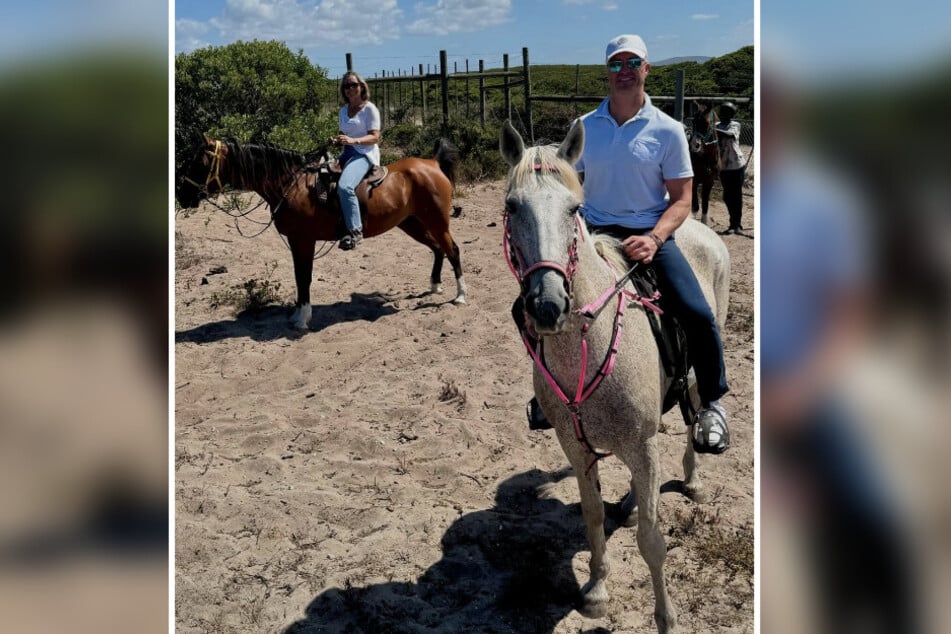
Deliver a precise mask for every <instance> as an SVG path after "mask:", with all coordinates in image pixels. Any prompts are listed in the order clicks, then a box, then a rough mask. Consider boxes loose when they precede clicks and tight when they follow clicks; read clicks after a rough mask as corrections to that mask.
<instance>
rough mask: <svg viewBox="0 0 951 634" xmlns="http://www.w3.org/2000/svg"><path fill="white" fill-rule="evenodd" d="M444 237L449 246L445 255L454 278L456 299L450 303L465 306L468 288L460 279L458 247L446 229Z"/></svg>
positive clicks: (460, 263) (460, 265)
mask: <svg viewBox="0 0 951 634" xmlns="http://www.w3.org/2000/svg"><path fill="white" fill-rule="evenodd" d="M446 237H447V238H449V244H450V248H449V251H447V252H446V255H448V256H449V263H450V264H452V272H453V275H455V276H456V297H455V298H454V299H453V300H452V303H453V304H465V303H466V293H467V292H468V288H467V287H466V280H465V279H464V278H463V277H462V258H461V257H460V256H461V253H460V251H459V245H458V244H456V241H455V240H453V239H452V236H451V235H449V230H448V229H447V230H446Z"/></svg>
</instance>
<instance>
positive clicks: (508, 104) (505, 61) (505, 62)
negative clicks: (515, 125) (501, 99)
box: [502, 53, 512, 119]
mask: <svg viewBox="0 0 951 634" xmlns="http://www.w3.org/2000/svg"><path fill="white" fill-rule="evenodd" d="M502 70H504V71H505V72H506V73H508V72H509V54H508V53H505V54H504V55H502ZM503 88H504V89H505V118H506V119H511V118H512V97H511V94H510V93H509V76H508V75H505V82H504V83H503Z"/></svg>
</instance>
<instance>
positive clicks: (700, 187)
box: [689, 103, 720, 224]
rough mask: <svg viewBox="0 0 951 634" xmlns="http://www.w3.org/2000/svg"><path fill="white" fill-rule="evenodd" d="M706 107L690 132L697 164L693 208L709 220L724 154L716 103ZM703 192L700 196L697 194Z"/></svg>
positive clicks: (695, 119) (701, 220) (701, 217)
mask: <svg viewBox="0 0 951 634" xmlns="http://www.w3.org/2000/svg"><path fill="white" fill-rule="evenodd" d="M697 105H698V106H699V107H701V108H702V110H700V111H699V112H698V113H697V114H695V115H694V117H693V130H692V131H691V133H690V139H689V140H690V164H691V166H693V199H692V201H691V203H690V206H691V210H692V211H693V213H694V217H696V213H697V212H698V211H699V212H701V213H700V222H702V223H703V224H707V212H708V211H709V209H710V191H711V190H712V189H713V183H714V182H716V180H717V177H718V176H719V174H720V164H719V160H720V156H719V150H718V145H717V119H716V113H715V112H714V110H713V104H712V103H711V104H707V105H703V106H701V105H700V104H697ZM698 193H699V194H700V195H699V196H697V194H698Z"/></svg>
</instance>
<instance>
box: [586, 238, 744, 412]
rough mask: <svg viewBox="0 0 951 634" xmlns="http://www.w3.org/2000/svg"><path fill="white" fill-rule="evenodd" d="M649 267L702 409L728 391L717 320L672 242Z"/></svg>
mask: <svg viewBox="0 0 951 634" xmlns="http://www.w3.org/2000/svg"><path fill="white" fill-rule="evenodd" d="M594 228H595V229H597V230H598V231H606V232H607V233H610V234H611V235H613V236H615V237H617V238H621V239H623V238H625V237H627V236H630V235H640V234H646V233H648V232H650V229H626V228H624V227H618V226H616V225H615V226H611V227H594ZM652 265H653V266H654V270H655V271H656V272H657V283H658V285H659V287H660V289H659V290H660V293H661V301H662V302H663V306H664V309H665V310H670V311H671V312H672V313H673V314H674V315H676V317H677V319H678V321H679V322H680V325H681V327H682V328H683V329H684V334H685V335H686V336H687V362H688V363H689V364H690V365H691V366H692V367H693V370H694V373H695V374H696V375H697V391H698V392H699V394H700V400H701V402H702V404H703V406H704V407H705V406H707V405H708V404H709V403H710V401H715V400H717V399H718V398H720V397H721V396H723V395H724V394H726V393H727V392H728V391H729V389H730V388H729V387H728V386H727V383H726V365H725V364H724V362H723V342H722V341H721V340H720V328H719V327H718V326H717V320H716V317H714V315H713V311H712V310H711V309H710V305H709V304H707V300H706V298H705V297H704V296H703V291H702V290H701V289H700V283H699V282H698V281H697V276H696V275H694V273H693V269H691V268H690V264H689V263H688V262H687V259H686V258H685V257H684V254H683V253H682V252H681V250H680V247H678V246H677V243H676V242H675V241H674V240H673V239H670V240H667V241H666V242H664V244H663V246H661V248H660V250H658V251H657V253H656V255H654V260H653V262H652Z"/></svg>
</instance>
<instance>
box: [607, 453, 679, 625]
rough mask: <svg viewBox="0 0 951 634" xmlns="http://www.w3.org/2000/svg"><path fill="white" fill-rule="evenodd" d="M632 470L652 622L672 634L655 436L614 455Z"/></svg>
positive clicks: (674, 620) (674, 614)
mask: <svg viewBox="0 0 951 634" xmlns="http://www.w3.org/2000/svg"><path fill="white" fill-rule="evenodd" d="M617 455H618V458H620V459H621V460H622V461H623V462H624V464H626V465H627V467H628V469H630V470H631V476H632V477H631V481H632V482H633V483H634V484H633V486H632V487H631V490H632V491H634V490H635V489H636V490H638V491H640V496H639V500H638V504H637V547H638V549H639V550H640V551H641V556H642V557H643V558H644V561H645V562H647V567H648V568H649V569H650V571H651V584H652V585H653V588H654V621H655V622H656V623H657V631H658V632H661V634H664V633H666V632H674V631H676V627H677V610H676V609H675V608H674V604H673V603H672V602H671V600H670V596H669V595H668V594H667V580H666V578H665V577H664V560H665V559H666V558H667V545H666V544H665V543H664V535H663V534H662V533H661V530H660V526H659V525H658V522H657V506H658V503H659V501H660V457H659V455H658V451H657V436H656V435H654V436H651V437H650V438H647V439H645V440H644V441H643V442H642V443H632V444H630V445H627V446H626V447H625V449H624V450H623V451H621V452H620V453H618V454H617Z"/></svg>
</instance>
